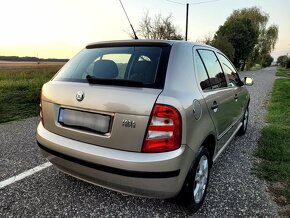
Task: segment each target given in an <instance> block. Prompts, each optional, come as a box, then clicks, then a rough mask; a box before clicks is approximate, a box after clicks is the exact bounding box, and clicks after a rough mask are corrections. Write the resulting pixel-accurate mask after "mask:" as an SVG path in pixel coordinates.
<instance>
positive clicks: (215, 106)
mask: <svg viewBox="0 0 290 218" xmlns="http://www.w3.org/2000/svg"><path fill="white" fill-rule="evenodd" d="M218 107H219V105H218V103H217V102H216V101H214V102H213V103H212V106H211V109H212V110H213V112H217V109H218Z"/></svg>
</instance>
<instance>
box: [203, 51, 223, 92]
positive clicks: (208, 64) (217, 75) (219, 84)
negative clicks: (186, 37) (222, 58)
mask: <svg viewBox="0 0 290 218" xmlns="http://www.w3.org/2000/svg"><path fill="white" fill-rule="evenodd" d="M198 53H199V54H200V56H201V58H202V60H203V63H204V65H205V68H206V71H207V73H208V76H209V80H210V84H211V86H212V88H213V89H217V88H223V87H227V81H226V78H225V75H224V73H223V70H222V68H221V66H220V63H219V61H218V59H217V57H216V55H215V53H214V52H213V51H210V50H202V49H200V50H198Z"/></svg>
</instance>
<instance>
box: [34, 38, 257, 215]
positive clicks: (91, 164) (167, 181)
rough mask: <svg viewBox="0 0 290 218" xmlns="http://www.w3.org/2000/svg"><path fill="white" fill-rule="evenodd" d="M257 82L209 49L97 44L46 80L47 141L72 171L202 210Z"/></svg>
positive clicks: (40, 131)
mask: <svg viewBox="0 0 290 218" xmlns="http://www.w3.org/2000/svg"><path fill="white" fill-rule="evenodd" d="M252 83H253V81H252V80H251V78H244V79H243V81H242V80H241V79H240V78H239V75H238V73H237V71H236V70H235V68H234V67H233V65H232V64H231V62H230V61H229V60H228V59H227V57H226V56H225V55H224V54H223V53H222V52H220V51H219V50H217V49H215V48H213V47H210V46H206V45H201V44H195V43H192V42H186V41H153V40H127V41H110V42H101V43H94V44H90V45H88V46H87V47H86V48H85V49H83V50H82V51H81V52H80V53H78V54H77V55H76V56H75V57H74V58H72V59H71V60H70V61H69V62H68V63H67V64H66V65H65V66H64V67H63V68H62V69H61V70H60V71H59V72H58V73H57V74H56V75H55V76H54V78H53V79H52V80H51V81H49V82H48V83H46V84H44V85H43V88H42V94H41V103H40V117H41V122H40V123H39V125H38V128H37V142H38V145H39V147H40V149H41V150H42V152H43V153H44V155H45V157H46V158H47V159H48V160H49V161H50V162H51V163H52V164H53V165H54V166H56V167H57V168H59V169H60V170H61V171H63V172H65V173H68V174H70V175H72V176H75V177H77V178H79V179H82V180H85V181H88V182H90V183H93V184H96V185H99V186H102V187H106V188H109V189H112V190H116V191H120V192H124V193H128V194H133V195H139V196H146V197H154V198H162V199H174V200H175V202H178V203H181V204H182V205H184V206H185V208H187V209H189V210H190V211H192V212H194V211H196V210H198V209H199V207H200V206H201V205H202V203H203V201H204V198H205V195H206V191H207V186H208V181H209V174H210V168H211V166H212V163H213V162H214V161H215V160H216V159H217V157H218V156H219V155H220V153H221V152H222V151H223V150H224V148H225V147H226V146H227V145H228V144H229V143H230V141H231V139H232V138H233V137H234V136H235V135H236V133H240V134H243V133H245V132H246V129H247V123H248V117H249V108H248V106H249V101H250V96H249V93H248V91H247V90H246V88H245V86H244V84H246V85H252Z"/></svg>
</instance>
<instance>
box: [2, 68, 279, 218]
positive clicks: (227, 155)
mask: <svg viewBox="0 0 290 218" xmlns="http://www.w3.org/2000/svg"><path fill="white" fill-rule="evenodd" d="M274 74H275V69H274V68H267V69H264V70H261V71H256V72H244V73H242V74H241V77H243V76H251V77H252V78H254V81H255V84H254V86H252V87H249V88H248V89H249V91H250V94H251V104H250V122H249V126H248V132H247V134H246V135H244V136H242V137H239V136H236V137H235V138H234V139H233V141H232V143H231V144H230V145H229V146H228V147H227V148H226V150H225V152H224V153H223V154H222V155H221V156H220V157H219V159H218V161H217V162H216V163H215V165H214V167H213V168H212V171H211V178H210V185H209V189H208V195H207V198H206V200H205V203H204V205H203V207H202V208H201V209H200V211H198V213H196V214H194V215H192V217H242V216H243V217H244V216H247V217H278V214H277V207H276V205H275V204H274V203H273V202H272V200H271V197H270V196H269V194H268V192H267V190H266V185H265V183H264V182H263V181H260V180H259V179H257V178H256V177H255V176H254V175H253V174H252V173H251V168H252V167H253V165H254V164H255V163H254V158H253V156H252V154H253V151H254V149H255V147H256V143H257V140H258V138H259V136H260V131H261V129H262V127H263V126H264V121H263V119H264V115H265V112H266V108H265V106H266V103H267V100H268V99H269V96H270V93H271V90H272V86H273V81H274V80H275V76H274ZM37 123H38V118H30V119H26V120H22V121H18V122H11V123H7V124H2V125H0V182H1V181H4V180H6V179H8V178H10V177H12V176H15V175H18V174H20V173H22V172H24V171H27V170H29V169H31V168H34V167H36V166H38V165H40V164H42V163H45V162H47V161H46V160H45V159H44V158H43V157H42V156H41V155H40V153H39V150H38V147H37V145H36V142H35V134H36V126H37ZM47 216H49V217H51V216H53V217H54V216H58V217H117V216H121V217H184V216H190V215H189V214H186V213H185V212H184V211H183V210H181V209H180V208H179V207H177V206H175V205H174V204H171V203H169V202H167V201H164V200H158V199H147V198H140V197H133V196H124V195H122V194H120V193H118V192H114V191H110V190H107V189H104V188H101V187H98V186H94V185H91V184H88V183H86V182H83V181H80V180H78V179H75V178H73V177H70V176H67V175H65V174H63V173H61V172H59V171H58V170H57V169H55V168H54V167H52V166H51V167H48V168H46V169H44V170H42V171H40V172H38V173H35V174H33V175H31V176H29V177H26V178H25V179H23V180H20V181H18V182H15V183H13V184H11V185H8V186H6V187H4V188H2V189H0V217H47Z"/></svg>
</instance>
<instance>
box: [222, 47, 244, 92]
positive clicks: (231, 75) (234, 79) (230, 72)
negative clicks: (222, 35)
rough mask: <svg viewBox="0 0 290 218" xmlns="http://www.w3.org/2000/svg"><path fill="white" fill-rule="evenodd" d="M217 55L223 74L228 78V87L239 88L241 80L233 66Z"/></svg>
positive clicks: (223, 57)
mask: <svg viewBox="0 0 290 218" xmlns="http://www.w3.org/2000/svg"><path fill="white" fill-rule="evenodd" d="M217 55H218V58H219V60H220V63H221V65H222V68H223V70H224V73H225V75H226V77H227V78H228V87H236V86H239V84H241V80H240V77H239V75H238V73H237V72H236V70H235V68H234V67H233V65H232V64H231V63H230V61H229V60H228V59H227V58H226V57H225V56H223V55H222V54H220V53H217Z"/></svg>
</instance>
